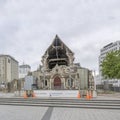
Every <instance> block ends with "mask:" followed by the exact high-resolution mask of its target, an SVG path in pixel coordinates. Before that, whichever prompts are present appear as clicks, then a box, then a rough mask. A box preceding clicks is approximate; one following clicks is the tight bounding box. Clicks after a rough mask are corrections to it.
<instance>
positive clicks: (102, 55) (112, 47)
mask: <svg viewBox="0 0 120 120" xmlns="http://www.w3.org/2000/svg"><path fill="white" fill-rule="evenodd" d="M116 50H120V41H116V42H113V43H110V44H108V45H106V46H104V47H103V48H102V49H101V50H100V56H99V74H100V79H101V80H102V79H103V77H102V73H101V66H100V65H101V63H102V61H103V60H104V58H105V57H106V54H107V53H109V52H111V51H116Z"/></svg>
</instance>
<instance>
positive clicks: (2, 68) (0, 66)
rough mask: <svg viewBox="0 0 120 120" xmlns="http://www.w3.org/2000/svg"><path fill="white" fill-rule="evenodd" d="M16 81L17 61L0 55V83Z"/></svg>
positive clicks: (8, 56)
mask: <svg viewBox="0 0 120 120" xmlns="http://www.w3.org/2000/svg"><path fill="white" fill-rule="evenodd" d="M14 79H18V61H17V60H15V59H14V58H13V57H12V56H10V55H0V83H9V82H12V81H13V80H14Z"/></svg>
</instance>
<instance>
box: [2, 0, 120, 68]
mask: <svg viewBox="0 0 120 120" xmlns="http://www.w3.org/2000/svg"><path fill="white" fill-rule="evenodd" d="M1 6H3V7H1ZM119 6H120V1H119V0H74V1H73V0H65V1H64V2H63V1H61V0H57V1H56V0H52V1H51V0H20V1H16V0H12V1H10V0H6V1H5V2H4V0H1V1H0V18H1V19H0V46H2V49H4V52H5V53H7V54H11V55H13V56H15V58H16V59H18V61H20V64H21V63H22V62H23V60H24V61H26V63H27V62H28V64H30V65H33V66H35V63H36V64H37V63H38V61H39V60H40V59H41V56H42V55H43V54H44V52H45V50H46V49H47V48H48V47H49V45H50V44H51V42H52V41H53V39H54V36H55V34H58V35H59V36H60V38H61V39H62V40H63V42H64V43H65V44H66V45H68V47H70V49H71V50H73V52H74V53H75V57H76V62H77V61H79V62H80V63H81V64H82V66H85V67H87V66H88V67H89V68H91V69H93V68H94V67H95V69H97V66H98V65H97V62H98V59H97V58H98V56H99V50H100V48H101V47H102V46H103V45H105V44H107V43H109V42H111V41H115V40H118V39H120V35H119V32H120V28H119V26H120V15H119V12H120V7H119ZM13 46H14V47H13ZM1 52H3V50H1V49H0V53H1ZM92 53H94V54H92ZM33 56H34V58H33ZM88 58H89V61H88ZM36 61H37V62H36Z"/></svg>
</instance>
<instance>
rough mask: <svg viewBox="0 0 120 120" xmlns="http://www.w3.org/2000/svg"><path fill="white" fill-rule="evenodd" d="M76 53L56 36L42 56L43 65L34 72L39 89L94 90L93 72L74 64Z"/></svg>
mask: <svg viewBox="0 0 120 120" xmlns="http://www.w3.org/2000/svg"><path fill="white" fill-rule="evenodd" d="M74 59H75V58H74V53H73V52H72V51H71V50H70V49H69V48H68V47H67V46H66V45H65V44H64V43H63V42H62V40H61V39H60V38H59V37H58V36H57V35H56V36H55V38H54V40H53V42H52V44H51V45H50V46H49V47H48V49H47V50H46V51H45V54H44V55H43V56H42V65H41V66H40V67H39V69H38V70H37V71H34V72H32V75H33V76H34V77H36V83H35V84H34V85H36V86H37V88H38V89H48V90H69V89H74V90H75V89H80V90H88V89H91V90H93V89H94V79H93V76H92V71H90V70H88V69H86V68H83V67H81V66H80V64H79V63H74Z"/></svg>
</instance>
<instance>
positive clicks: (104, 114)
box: [0, 105, 120, 120]
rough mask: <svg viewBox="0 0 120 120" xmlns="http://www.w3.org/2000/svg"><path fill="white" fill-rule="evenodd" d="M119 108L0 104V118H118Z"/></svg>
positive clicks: (64, 119) (89, 119)
mask: <svg viewBox="0 0 120 120" xmlns="http://www.w3.org/2000/svg"><path fill="white" fill-rule="evenodd" d="M119 119H120V110H102V109H82V108H56V107H55V108H54V107H49V108H48V107H30V106H7V105H6V106H4V105H0V120H119Z"/></svg>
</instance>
